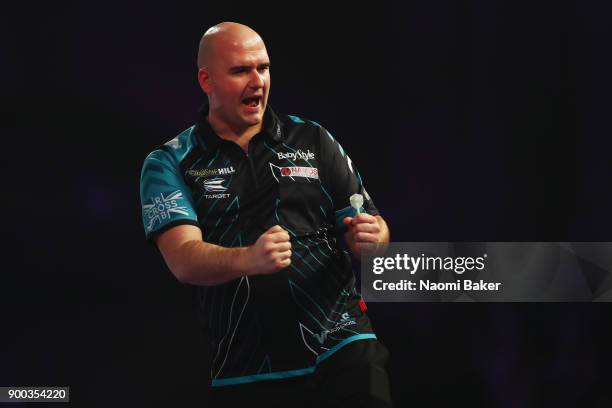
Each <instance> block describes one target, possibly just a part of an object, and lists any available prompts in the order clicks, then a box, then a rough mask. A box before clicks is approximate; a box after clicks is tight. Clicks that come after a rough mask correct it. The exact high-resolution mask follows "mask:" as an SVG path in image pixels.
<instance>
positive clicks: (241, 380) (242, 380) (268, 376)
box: [211, 333, 376, 387]
mask: <svg viewBox="0 0 612 408" xmlns="http://www.w3.org/2000/svg"><path fill="white" fill-rule="evenodd" d="M367 339H374V340H376V335H375V334H374V333H365V334H357V335H355V336H351V337H348V338H346V339H344V340H342V341H341V342H340V343H338V344H336V345H335V346H334V347H332V348H331V349H329V350H327V351H326V352H325V353H323V354H320V355H319V356H318V357H317V360H316V362H315V364H314V365H313V366H311V367H306V368H299V369H296V370H288V371H276V372H273V373H265V374H255V375H245V376H242V377H230V378H215V379H213V380H212V384H211V385H212V386H213V387H222V386H224V385H238V384H247V383H252V382H256V381H263V380H277V379H281V378H291V377H299V376H302V375H308V374H312V373H314V372H315V369H316V367H317V365H318V364H320V363H321V362H323V361H324V360H326V359H327V358H329V357H330V356H331V355H332V354H334V353H335V352H336V351H338V350H340V349H341V348H342V347H344V346H346V345H347V344H349V343H352V342H354V341H356V340H367Z"/></svg>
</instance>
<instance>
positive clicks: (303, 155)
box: [277, 149, 315, 160]
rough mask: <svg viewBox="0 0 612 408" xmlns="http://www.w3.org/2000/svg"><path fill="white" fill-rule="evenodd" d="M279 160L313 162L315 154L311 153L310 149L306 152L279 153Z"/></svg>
mask: <svg viewBox="0 0 612 408" xmlns="http://www.w3.org/2000/svg"><path fill="white" fill-rule="evenodd" d="M277 155H278V159H279V160H284V159H289V160H297V159H302V160H312V159H314V158H315V154H314V153H312V152H311V151H310V149H308V150H306V151H305V152H304V151H303V150H299V149H298V150H297V151H295V152H287V153H282V152H280V153H277Z"/></svg>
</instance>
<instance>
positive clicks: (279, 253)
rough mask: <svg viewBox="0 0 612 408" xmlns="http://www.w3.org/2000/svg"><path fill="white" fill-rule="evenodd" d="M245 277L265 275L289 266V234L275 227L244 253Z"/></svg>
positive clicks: (262, 235) (277, 226)
mask: <svg viewBox="0 0 612 408" xmlns="http://www.w3.org/2000/svg"><path fill="white" fill-rule="evenodd" d="M244 258H245V263H246V265H245V266H246V268H247V270H248V272H247V275H263V274H265V275H267V274H271V273H274V272H278V271H280V270H281V269H283V268H287V267H288V266H289V265H291V242H289V234H288V233H287V231H285V230H284V229H282V228H281V227H280V226H279V225H275V226H273V227H272V228H270V229H269V230H267V231H266V232H264V233H263V234H261V236H260V237H259V238H258V239H257V241H256V242H255V244H253V245H252V246H250V247H247V249H246V251H245V257H244Z"/></svg>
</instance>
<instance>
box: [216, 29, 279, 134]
mask: <svg viewBox="0 0 612 408" xmlns="http://www.w3.org/2000/svg"><path fill="white" fill-rule="evenodd" d="M269 68H270V59H269V58H268V52H267V51H266V47H265V45H264V43H263V42H262V41H261V40H260V39H258V38H256V39H250V40H249V39H246V40H243V41H232V42H230V41H227V42H225V43H222V44H219V45H218V47H216V49H215V53H214V58H213V62H212V63H211V64H210V67H208V73H209V83H208V84H209V85H208V90H207V94H208V98H209V102H210V113H211V114H213V115H215V116H216V117H217V118H218V119H220V120H221V121H222V122H224V123H225V124H226V125H227V126H229V127H231V128H234V129H238V130H240V129H245V128H248V127H251V126H256V125H258V124H260V123H262V122H263V115H264V111H265V108H266V105H267V103H268V94H269V92H270V69H269ZM205 91H206V89H205Z"/></svg>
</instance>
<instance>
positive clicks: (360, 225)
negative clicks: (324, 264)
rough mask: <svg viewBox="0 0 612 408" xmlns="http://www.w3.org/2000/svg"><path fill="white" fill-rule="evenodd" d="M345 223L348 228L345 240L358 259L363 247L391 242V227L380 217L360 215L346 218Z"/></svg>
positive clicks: (366, 214)
mask: <svg viewBox="0 0 612 408" xmlns="http://www.w3.org/2000/svg"><path fill="white" fill-rule="evenodd" d="M343 222H344V225H346V226H347V228H348V230H347V231H346V233H345V234H344V239H345V240H346V243H347V245H348V247H349V248H350V249H351V252H352V253H353V255H354V256H355V257H357V258H359V257H360V256H361V248H362V247H363V245H368V244H379V243H387V242H389V238H390V232H389V227H388V226H387V223H386V222H385V220H384V219H383V218H382V217H381V216H380V215H374V216H372V215H370V214H368V213H359V214H357V216H355V217H345V218H344V220H343Z"/></svg>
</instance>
